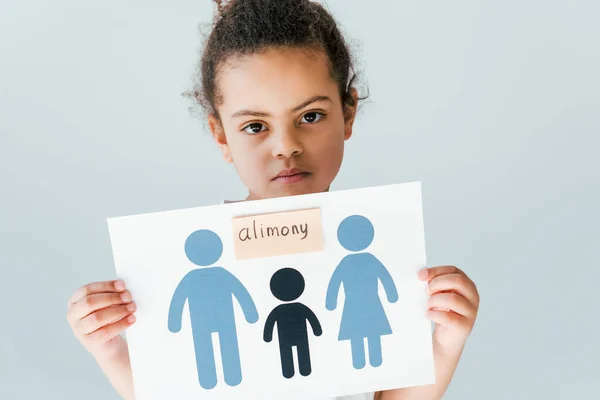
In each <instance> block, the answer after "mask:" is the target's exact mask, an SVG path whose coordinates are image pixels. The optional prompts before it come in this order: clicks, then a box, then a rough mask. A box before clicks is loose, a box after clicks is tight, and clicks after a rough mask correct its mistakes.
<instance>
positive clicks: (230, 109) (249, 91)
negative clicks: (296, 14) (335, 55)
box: [217, 49, 338, 114]
mask: <svg viewBox="0 0 600 400" xmlns="http://www.w3.org/2000/svg"><path fill="white" fill-rule="evenodd" d="M327 61H328V60H327V56H326V55H325V53H323V52H317V51H314V50H313V51H311V50H299V49H293V50H291V49H290V50H280V49H269V50H265V51H263V52H260V53H255V54H251V55H247V56H243V57H236V58H233V59H231V60H229V61H228V62H227V64H226V65H224V66H223V67H222V68H220V70H219V74H218V82H217V84H218V86H219V92H220V97H221V101H222V103H221V105H220V107H219V108H220V110H221V113H222V114H232V113H234V112H236V111H237V110H239V109H242V108H245V109H248V108H249V109H257V110H258V109H261V110H262V111H267V109H268V110H269V111H273V112H277V110H282V111H283V110H289V109H291V108H293V107H295V106H296V105H298V104H299V103H301V102H303V101H305V100H306V99H308V98H310V97H313V96H315V95H326V96H329V97H330V98H331V99H332V100H334V101H336V99H337V97H338V96H336V95H337V93H338V87H337V84H336V82H335V81H334V80H333V79H332V78H331V76H330V71H329V66H328V62H327Z"/></svg>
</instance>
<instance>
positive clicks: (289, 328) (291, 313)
mask: <svg viewBox="0 0 600 400" xmlns="http://www.w3.org/2000/svg"><path fill="white" fill-rule="evenodd" d="M303 292H304V277H303V276H302V274H301V273H300V272H298V271H297V270H295V269H293V268H282V269H280V270H278V271H277V272H275V273H274V274H273V276H272V277H271V293H273V295H274V296H275V297H277V298H278V299H279V300H281V301H285V302H288V303H284V304H281V305H279V306H277V307H275V309H273V311H271V313H270V314H269V316H268V317H267V322H265V331H264V340H265V342H270V341H271V340H273V328H274V327H275V324H277V334H278V336H279V353H280V355H281V372H282V373H283V376H284V377H285V378H291V377H293V376H294V373H295V372H294V358H293V355H292V348H293V347H294V346H295V347H296V351H297V353H298V369H299V371H300V375H302V376H308V375H310V373H311V370H312V369H311V364H310V351H309V348H308V332H307V326H306V321H308V322H309V323H310V325H311V327H312V330H313V333H314V334H315V336H320V335H321V334H322V333H323V330H322V329H321V324H320V323H319V320H318V319H317V316H316V315H315V314H314V313H313V312H312V311H311V310H310V308H308V307H306V306H305V305H304V304H302V303H298V302H294V303H289V302H291V301H294V300H296V299H298V297H300V295H301V294H302V293H303Z"/></svg>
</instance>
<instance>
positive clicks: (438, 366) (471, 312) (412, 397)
mask: <svg viewBox="0 0 600 400" xmlns="http://www.w3.org/2000/svg"><path fill="white" fill-rule="evenodd" d="M419 279H420V280H423V281H426V282H428V289H429V293H430V297H429V302H428V304H427V308H428V311H427V313H428V317H429V319H430V320H431V321H432V322H434V323H435V331H434V333H433V359H434V364H435V383H434V384H432V385H427V386H417V387H410V388H404V389H397V390H388V391H384V392H381V398H380V400H417V399H418V400H439V399H441V398H442V396H443V395H444V393H445V392H446V389H447V388H448V386H449V385H450V381H451V380H452V376H453V375H454V372H455V371H456V368H457V366H458V362H459V360H460V357H461V356H462V353H463V349H464V347H465V344H466V341H467V338H468V337H469V335H470V333H471V330H472V329H473V325H474V324H475V319H476V317H477V312H478V310H479V292H478V290H477V286H476V285H475V283H474V282H473V281H472V280H471V279H470V278H469V277H468V276H467V275H466V274H465V273H464V272H463V271H462V270H460V269H459V268H457V267H456V266H454V265H444V266H439V267H433V268H426V269H423V270H422V271H421V272H420V273H419Z"/></svg>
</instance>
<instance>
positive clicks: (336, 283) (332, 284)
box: [325, 259, 344, 311]
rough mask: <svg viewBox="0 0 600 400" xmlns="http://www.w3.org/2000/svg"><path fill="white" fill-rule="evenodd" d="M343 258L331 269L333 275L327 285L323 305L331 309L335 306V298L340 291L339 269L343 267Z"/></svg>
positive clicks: (340, 278) (340, 277)
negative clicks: (333, 269)
mask: <svg viewBox="0 0 600 400" xmlns="http://www.w3.org/2000/svg"><path fill="white" fill-rule="evenodd" d="M343 265H344V260H343V259H342V261H341V262H340V263H339V265H338V266H337V267H336V268H335V271H333V275H332V276H331V279H330V280H329V285H327V295H326V298H325V307H326V308H327V309H328V310H330V311H332V310H335V308H336V307H337V298H338V292H339V291H340V285H341V284H342V276H341V275H342V274H341V272H340V271H341V269H342V268H343Z"/></svg>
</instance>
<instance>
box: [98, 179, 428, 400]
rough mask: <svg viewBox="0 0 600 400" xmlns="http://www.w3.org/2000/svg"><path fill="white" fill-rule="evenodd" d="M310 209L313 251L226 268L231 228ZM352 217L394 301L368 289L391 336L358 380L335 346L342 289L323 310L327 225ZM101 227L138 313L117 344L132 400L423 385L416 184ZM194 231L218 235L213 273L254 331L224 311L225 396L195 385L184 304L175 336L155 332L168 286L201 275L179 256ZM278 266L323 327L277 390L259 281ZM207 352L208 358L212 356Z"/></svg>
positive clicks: (335, 252)
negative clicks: (124, 349)
mask: <svg viewBox="0 0 600 400" xmlns="http://www.w3.org/2000/svg"><path fill="white" fill-rule="evenodd" d="M373 199H377V201H373ZM314 207H319V208H321V213H322V224H323V226H322V227H318V228H319V229H322V230H323V240H324V244H325V249H324V251H317V252H310V253H302V254H297V255H284V256H277V257H269V258H257V259H251V260H242V261H238V260H236V259H235V254H234V251H233V238H234V235H235V234H234V232H232V229H231V219H232V218H234V217H236V216H239V215H254V214H262V213H271V212H277V211H287V210H298V209H306V208H314ZM355 214H359V215H363V216H365V217H367V218H369V219H370V220H371V222H372V224H373V226H374V229H375V237H374V240H373V243H372V244H371V245H370V246H369V247H368V248H367V249H366V250H365V251H368V252H370V253H372V254H374V255H375V256H376V257H377V258H378V259H379V260H380V261H381V262H382V263H383V265H384V266H385V267H386V268H387V269H388V271H389V272H390V274H391V276H392V279H393V280H394V282H395V285H396V288H397V290H398V294H399V299H398V301H397V302H396V303H392V304H390V303H388V302H387V296H386V294H385V291H384V289H383V286H382V285H381V284H380V285H379V287H380V289H379V290H380V298H381V299H382V304H383V305H384V308H385V309H386V313H387V316H388V320H389V322H390V325H391V327H392V330H393V334H392V335H389V336H383V337H382V348H383V364H382V365H381V366H380V367H378V368H372V367H370V366H369V365H368V356H367V366H366V367H365V368H364V369H362V370H358V371H357V370H355V369H354V368H353V366H352V358H351V351H350V346H349V341H342V342H338V340H337V335H338V332H339V323H340V322H339V321H340V318H341V315H342V309H343V304H344V295H343V288H340V294H339V296H338V307H337V308H336V310H335V311H333V312H330V311H328V310H326V308H325V297H326V296H325V295H326V293H327V285H328V284H329V281H330V279H331V276H332V274H333V271H334V269H335V268H336V266H337V265H338V264H339V262H340V261H341V260H342V258H343V257H344V256H345V255H347V254H349V252H348V251H346V250H345V249H344V248H343V247H341V246H340V245H339V242H338V240H337V228H338V224H339V223H340V222H341V221H342V220H343V219H344V218H346V217H348V216H350V215H355ZM109 227H110V235H111V242H112V245H113V248H114V254H115V265H116V268H117V273H118V276H119V277H121V278H122V279H124V280H125V283H126V285H127V287H129V288H130V290H131V293H132V295H133V297H134V298H135V299H136V302H137V304H138V306H139V310H138V312H137V316H138V319H137V322H136V323H135V325H134V326H132V327H131V328H130V329H129V330H128V334H127V338H128V341H129V346H130V354H131V360H132V368H133V372H134V381H135V384H136V395H137V397H136V398H138V399H140V400H150V399H156V400H159V399H165V398H169V396H173V395H176V397H177V398H178V399H182V400H185V399H197V398H214V399H217V398H218V399H239V398H241V397H243V398H261V399H273V400H275V399H281V398H286V399H292V398H298V399H304V400H310V399H318V398H328V397H334V396H341V395H346V394H360V393H367V392H373V391H375V390H382V389H390V388H398V387H404V386H415V385H423V384H429V383H431V382H433V380H434V370H433V356H432V350H431V327H430V322H429V321H428V320H427V319H426V318H425V310H426V302H427V295H426V290H425V287H426V286H425V284H424V283H423V282H420V281H419V280H418V279H417V272H418V270H419V269H420V268H422V267H423V266H425V265H426V252H425V237H424V232H423V218H422V210H421V186H420V183H410V184H404V185H391V186H385V187H377V188H368V189H357V190H350V191H340V192H335V193H327V194H316V195H308V196H301V197H295V198H283V199H272V200H268V201H259V202H251V203H237V204H227V205H221V206H210V207H200V208H195V209H186V210H176V211H172V212H162V213H154V214H147V215H139V216H128V217H123V218H111V219H110V220H109ZM198 229H209V230H212V231H214V232H215V233H217V234H218V235H219V236H220V237H221V240H222V241H223V247H224V251H223V256H222V257H221V259H220V260H219V261H218V262H217V263H216V264H215V266H222V267H224V268H226V269H227V270H229V271H230V272H231V273H233V274H234V275H235V276H236V277H237V278H238V279H239V280H240V281H241V282H242V284H243V285H244V286H245V287H246V289H247V290H248V291H249V293H250V295H251V296H252V298H253V300H254V303H255V304H256V307H257V310H258V313H259V320H258V322H257V323H255V324H252V325H250V324H248V323H247V322H246V321H245V319H244V316H243V314H242V312H241V309H240V308H239V307H237V303H234V304H236V315H237V318H236V324H237V332H238V340H239V346H240V353H241V362H242V374H243V380H242V383H241V384H240V385H239V386H236V387H228V386H227V385H224V382H223V379H222V374H220V375H218V376H219V378H220V379H219V384H218V385H217V387H216V388H215V389H212V390H210V391H206V390H204V389H202V388H201V387H200V385H199V383H198V375H197V369H196V361H195V355H194V350H193V339H192V332H191V326H190V322H189V314H188V308H187V305H186V307H185V308H184V313H183V325H182V330H181V331H180V332H179V333H176V334H173V333H171V332H169V330H168V329H167V320H168V313H169V306H170V302H171V298H172V296H173V292H174V290H175V287H176V286H177V284H178V283H179V282H180V281H181V279H182V278H183V277H184V276H185V275H186V274H187V273H188V272H189V271H190V270H192V269H195V268H201V267H197V266H195V265H194V264H192V263H191V262H190V261H188V260H187V258H186V256H185V252H184V243H185V240H186V239H187V236H188V235H189V234H190V233H192V232H194V231H196V230H198ZM283 267H292V268H295V269H297V270H298V271H300V273H301V274H302V275H303V276H304V279H305V282H306V288H305V291H304V293H303V294H302V296H301V297H300V298H299V299H298V300H297V301H300V302H302V303H303V304H305V305H306V306H308V307H309V308H310V309H312V310H313V312H315V314H316V315H317V318H318V319H319V320H320V323H321V326H322V328H323V335H322V336H320V337H315V336H314V335H313V334H312V330H310V331H309V340H310V347H311V363H312V370H313V371H312V374H311V375H310V376H308V377H302V376H301V375H300V374H298V373H297V367H296V375H295V376H294V378H292V379H289V380H288V379H285V378H284V377H283V376H282V373H281V364H280V358H279V346H278V341H277V334H276V333H275V335H274V341H272V342H271V343H265V342H264V341H263V329H264V324H265V321H266V318H267V315H268V314H269V313H270V312H271V310H273V309H274V308H275V307H276V306H277V305H279V304H281V302H280V301H278V300H277V299H276V298H275V297H274V296H273V295H272V293H271V291H270V288H269V281H270V279H271V276H272V275H273V273H275V271H277V270H278V269H280V268H283ZM215 344H216V343H215ZM215 350H216V351H215V354H216V357H217V359H218V357H220V353H219V352H218V351H217V350H218V346H217V347H216V348H215ZM367 352H368V350H367ZM367 354H368V353H367ZM217 366H219V367H220V359H219V363H218V364H217ZM296 366H297V362H296ZM217 370H219V368H218V369H217ZM219 372H220V371H219Z"/></svg>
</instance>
